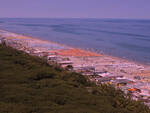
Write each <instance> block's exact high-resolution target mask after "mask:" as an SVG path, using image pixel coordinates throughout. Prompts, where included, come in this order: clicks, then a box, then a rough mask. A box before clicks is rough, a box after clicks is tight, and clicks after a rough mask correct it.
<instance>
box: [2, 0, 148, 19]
mask: <svg viewBox="0 0 150 113" xmlns="http://www.w3.org/2000/svg"><path fill="white" fill-rule="evenodd" d="M0 17H11V18H25V17H27V18H29V17H32V18H36V17H40V18H133V19H150V0H0Z"/></svg>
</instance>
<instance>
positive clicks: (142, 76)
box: [0, 30, 150, 106]
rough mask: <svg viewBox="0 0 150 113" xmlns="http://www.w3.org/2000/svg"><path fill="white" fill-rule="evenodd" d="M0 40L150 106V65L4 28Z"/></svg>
mask: <svg viewBox="0 0 150 113" xmlns="http://www.w3.org/2000/svg"><path fill="white" fill-rule="evenodd" d="M0 43H5V44H6V45H7V46H10V47H13V48H15V49H17V50H21V51H24V52H26V53H28V54H30V55H35V56H38V57H43V58H45V60H47V62H48V63H49V64H51V63H52V62H53V63H57V64H59V65H61V66H62V67H63V68H66V67H72V68H73V70H72V71H75V72H78V73H82V74H83V75H85V76H87V77H88V78H89V79H90V80H91V81H94V82H95V83H96V84H97V85H99V84H103V83H105V84H112V85H114V86H115V87H116V88H120V89H122V90H123V91H124V92H125V93H130V94H131V95H132V98H133V99H135V100H138V99H140V100H142V101H144V102H145V104H147V105H148V106H150V66H146V65H143V64H139V63H135V62H132V61H128V60H125V59H121V58H116V57H112V56H108V55H104V54H98V53H94V52H90V51H85V50H81V49H76V48H72V47H68V46H65V45H62V44H57V43H54V42H49V41H44V40H40V39H36V38H31V37H26V36H23V35H19V34H15V33H10V32H7V31H3V30H0Z"/></svg>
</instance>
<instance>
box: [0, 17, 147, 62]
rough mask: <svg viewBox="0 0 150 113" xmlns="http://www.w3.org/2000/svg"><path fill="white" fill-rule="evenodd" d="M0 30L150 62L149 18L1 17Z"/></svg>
mask: <svg viewBox="0 0 150 113" xmlns="http://www.w3.org/2000/svg"><path fill="white" fill-rule="evenodd" d="M0 29H3V30H8V31H11V32H15V33H20V34H24V35H27V36H33V37H37V38H40V39H44V40H50V41H55V42H58V43H63V44H66V45H69V46H73V47H79V48H83V49H90V50H92V51H96V52H100V53H105V54H108V55H112V56H117V57H123V58H127V59H130V60H133V61H138V62H142V63H146V64H150V20H128V19H46V18H45V19H40V18H32V19H24V18H22V19H17V18H16V19H15V18H13V19H11V18H1V19H0Z"/></svg>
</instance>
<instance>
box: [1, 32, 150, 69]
mask: <svg viewBox="0 0 150 113" xmlns="http://www.w3.org/2000/svg"><path fill="white" fill-rule="evenodd" d="M0 31H5V32H8V33H13V34H16V35H18V36H22V37H24V38H30V39H33V40H39V41H41V42H45V43H50V44H56V45H59V46H63V47H66V48H70V49H79V50H83V51H85V52H91V53H95V54H99V55H100V56H104V57H111V58H113V59H116V60H121V61H124V62H130V63H134V64H137V65H143V66H144V67H149V66H150V64H146V63H144V62H140V61H134V60H131V59H128V58H123V57H118V56H113V55H110V54H107V53H100V52H95V51H90V50H88V49H81V48H77V47H71V46H68V45H66V44H62V43H58V42H54V41H49V40H43V39H40V38H37V37H33V36H27V35H25V34H19V33H15V32H9V31H8V30H4V29H0ZM20 39H21V38H20Z"/></svg>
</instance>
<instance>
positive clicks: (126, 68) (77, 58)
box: [0, 30, 150, 77]
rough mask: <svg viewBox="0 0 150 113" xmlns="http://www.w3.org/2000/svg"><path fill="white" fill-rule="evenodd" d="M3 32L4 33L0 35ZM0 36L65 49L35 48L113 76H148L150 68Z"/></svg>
mask: <svg viewBox="0 0 150 113" xmlns="http://www.w3.org/2000/svg"><path fill="white" fill-rule="evenodd" d="M1 32H5V33H3V34H2V33H1ZM0 36H2V37H5V38H7V39H18V40H23V41H24V40H25V41H27V42H28V43H30V44H31V45H32V44H39V45H46V44H47V45H52V44H53V45H55V46H56V47H57V46H58V47H64V48H65V49H57V48H56V49H55V48H54V49H52V50H50V49H47V48H46V47H40V46H39V47H37V48H38V49H40V48H41V50H44V49H45V50H46V51H47V52H53V53H55V54H57V55H60V56H65V57H69V58H70V59H71V60H72V61H73V62H74V64H73V65H74V67H77V66H94V67H96V69H97V70H103V69H104V70H107V71H109V72H110V73H113V74H115V75H120V74H121V75H125V76H128V77H133V76H135V75H141V76H150V66H146V65H143V64H139V63H137V62H133V61H129V60H126V59H122V58H117V57H113V56H108V55H104V54H98V53H94V52H90V51H86V50H82V49H78V48H72V47H69V46H67V45H63V44H58V43H55V42H51V41H45V40H41V39H36V38H33V37H28V36H23V35H19V34H15V33H10V32H7V31H2V30H0Z"/></svg>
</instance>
